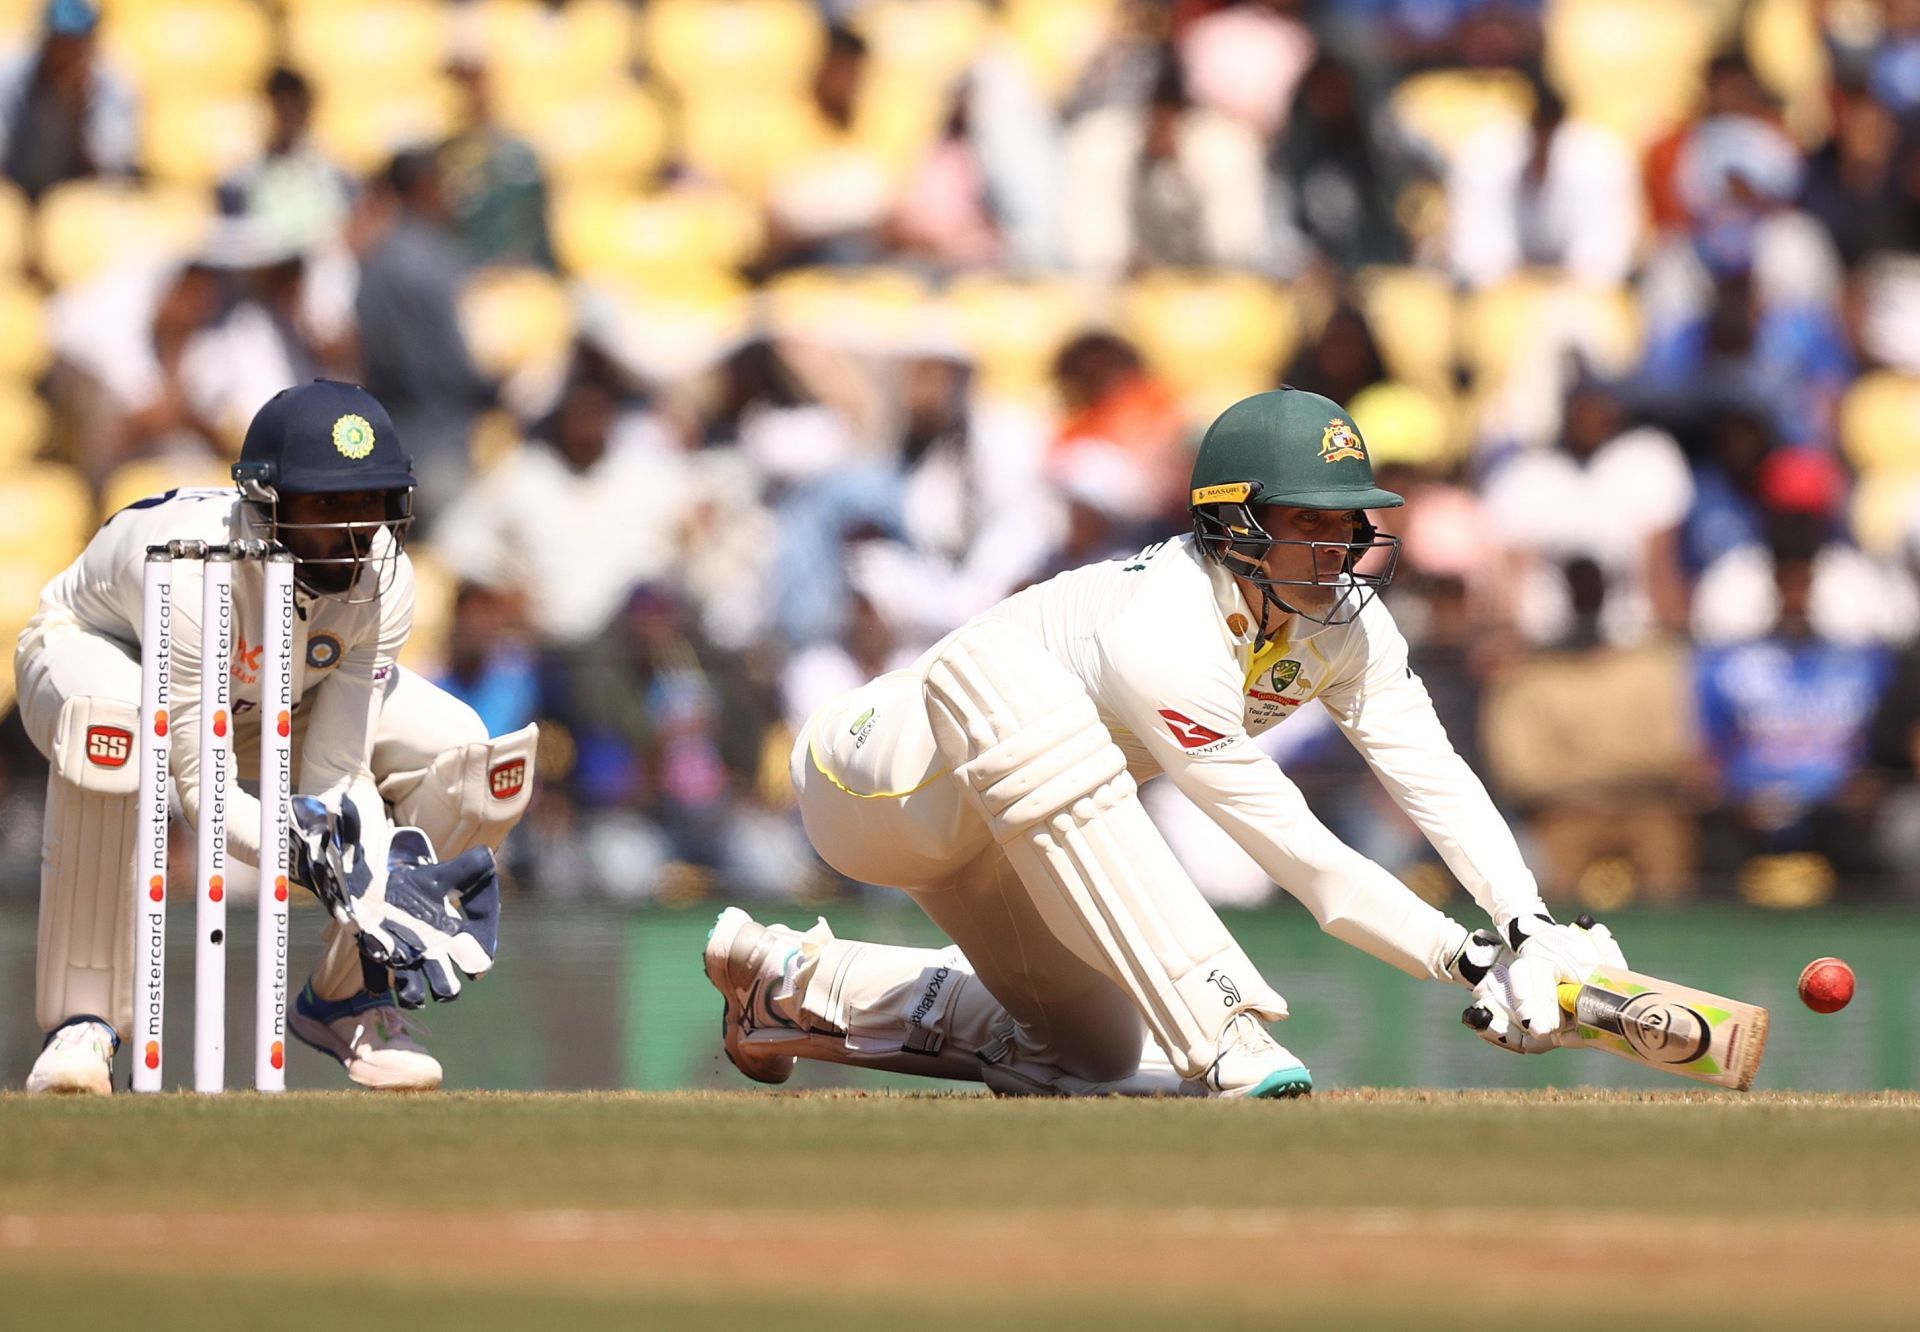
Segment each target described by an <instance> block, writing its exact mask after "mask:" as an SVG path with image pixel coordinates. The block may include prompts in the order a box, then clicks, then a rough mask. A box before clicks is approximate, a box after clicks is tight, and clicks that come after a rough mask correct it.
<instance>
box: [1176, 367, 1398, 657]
mask: <svg viewBox="0 0 1920 1332" xmlns="http://www.w3.org/2000/svg"><path fill="white" fill-rule="evenodd" d="M1405 503H1406V500H1404V499H1403V498H1401V497H1400V496H1399V495H1396V494H1394V493H1393V492H1392V491H1391V490H1382V489H1380V487H1379V486H1377V485H1375V484H1374V481H1373V463H1372V462H1371V461H1370V460H1369V459H1368V457H1367V444H1366V441H1365V440H1364V439H1362V438H1361V436H1360V428H1359V427H1358V426H1356V425H1355V424H1354V423H1353V418H1352V417H1351V416H1349V415H1347V413H1346V411H1345V409H1343V408H1342V407H1341V406H1340V405H1339V404H1338V403H1336V402H1334V401H1333V400H1332V399H1330V398H1323V397H1321V396H1320V395H1319V394H1317V393H1308V392H1305V391H1304V390H1301V389H1294V388H1282V389H1275V390H1274V391H1272V392H1270V393H1256V394H1254V395H1253V396H1252V397H1251V398H1243V399H1241V400H1240V401H1239V402H1236V403H1235V404H1233V406H1231V407H1229V408H1227V410H1226V411H1224V412H1222V413H1220V416H1219V418H1218V419H1217V420H1215V421H1214V423H1213V424H1212V425H1211V426H1209V427H1208V428H1207V433H1206V436H1205V438H1203V439H1202V440H1201V441H1200V452H1199V454H1198V456H1196V457H1195V458H1194V460H1193V483H1192V489H1191V491H1190V493H1189V495H1188V500H1187V512H1188V513H1189V514H1190V515H1191V516H1192V518H1193V533H1194V536H1195V537H1196V538H1197V539H1198V541H1199V543H1200V548H1201V549H1202V550H1203V551H1205V552H1206V553H1207V555H1208V556H1209V557H1210V558H1212V559H1213V560H1214V561H1215V562H1216V563H1218V564H1220V565H1222V566H1224V567H1225V568H1227V569H1229V570H1231V571H1232V572H1233V573H1235V574H1237V575H1239V576H1240V577H1242V578H1244V579H1246V580H1247V581H1248V582H1250V583H1253V584H1254V585H1255V586H1257V587H1258V588H1259V589H1260V595H1261V598H1262V600H1263V601H1266V602H1269V603H1271V604H1273V605H1275V606H1277V607H1278V608H1279V609H1281V610H1283V611H1286V612H1288V613H1289V614H1293V615H1299V616H1302V617H1304V618H1306V619H1309V620H1314V621H1316V622H1318V623H1321V624H1347V623H1349V622H1351V621H1352V620H1353V619H1355V618H1356V617H1357V616H1358V615H1359V614H1360V611H1361V609H1362V608H1363V607H1365V605H1366V604H1367V602H1368V601H1370V600H1371V599H1372V598H1373V597H1374V596H1375V594H1377V593H1378V592H1379V590H1380V589H1381V588H1383V587H1385V586H1386V585H1387V584H1388V583H1389V582H1391V581H1392V580H1393V571H1394V566H1395V565H1396V563H1397V562H1398V560H1399V555H1400V538H1398V537H1394V536H1382V535H1381V534H1380V532H1379V530H1378V529H1377V528H1375V527H1374V525H1373V523H1372V522H1371V521H1369V520H1368V518H1367V510H1369V509H1395V508H1399V507H1400V506H1401V505H1402V504H1405ZM1268 504H1275V505H1284V506H1286V507H1288V508H1294V509H1331V510H1352V511H1353V512H1354V513H1355V514H1357V515H1358V521H1357V522H1356V523H1355V526H1354V531H1353V534H1352V539H1351V540H1349V541H1342V542H1337V543H1335V542H1325V541H1299V540H1289V539H1282V538H1277V537H1275V536H1273V535H1271V534H1270V533H1269V532H1268V531H1267V530H1266V528H1264V527H1262V526H1261V525H1260V521H1259V518H1258V515H1257V514H1256V512H1255V511H1256V510H1257V509H1258V508H1259V507H1260V506H1262V505H1268ZM1336 544H1337V545H1339V546H1341V547H1343V548H1344V551H1343V556H1342V560H1341V566H1340V573H1339V574H1338V575H1337V578H1338V586H1340V587H1341V588H1342V589H1343V590H1342V592H1341V595H1340V596H1339V597H1338V598H1337V599H1336V600H1335V601H1334V603H1333V605H1332V607H1331V608H1330V609H1328V610H1327V611H1326V612H1325V613H1324V614H1314V613H1313V612H1311V611H1307V610H1303V609H1301V608H1299V607H1297V606H1293V605H1290V604H1288V602H1287V600H1286V599H1285V594H1284V593H1282V592H1280V591H1278V590H1277V589H1279V588H1284V587H1325V586H1332V585H1334V584H1331V583H1329V582H1328V581H1326V580H1323V579H1321V578H1320V577H1318V575H1317V570H1318V562H1317V561H1315V562H1312V563H1310V565H1309V567H1310V568H1312V569H1314V570H1315V571H1316V572H1315V575H1314V576H1311V577H1308V578H1304V579H1298V578H1272V577H1269V576H1268V575H1267V574H1266V573H1265V572H1263V570H1264V565H1265V561H1266V558H1267V555H1268V553H1269V552H1270V551H1271V550H1272V549H1273V548H1274V547H1275V546H1279V545H1291V546H1306V547H1309V548H1314V547H1321V546H1329V545H1336ZM1370 557H1371V558H1370ZM1363 561H1365V565H1366V567H1365V568H1362V567H1361V565H1362V562H1363ZM1296 600H1298V598H1296ZM1262 618H1263V620H1264V616H1263V617H1262Z"/></svg>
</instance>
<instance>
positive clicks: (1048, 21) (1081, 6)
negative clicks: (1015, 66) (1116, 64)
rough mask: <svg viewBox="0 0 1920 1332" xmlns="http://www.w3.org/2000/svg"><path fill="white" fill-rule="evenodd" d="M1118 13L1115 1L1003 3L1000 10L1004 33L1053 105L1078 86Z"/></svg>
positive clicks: (1024, 0) (1015, 0) (1017, 0)
mask: <svg viewBox="0 0 1920 1332" xmlns="http://www.w3.org/2000/svg"><path fill="white" fill-rule="evenodd" d="M1119 12H1120V5H1119V3H1118V0H1006V3H1005V4H1004V5H1003V6H1002V8H1001V13H1002V22H1003V24H1004V25H1005V28H1006V32H1007V35H1008V36H1009V37H1010V38H1012V40H1013V44H1014V46H1015V48H1016V49H1018V50H1019V52H1020V54H1021V56H1022V58H1023V59H1024V60H1025V62H1026V65H1027V69H1028V70H1029V72H1031V73H1032V74H1033V76H1034V78H1035V79H1036V80H1037V81H1038V83H1039V85H1040V88H1041V90H1042V91H1043V92H1045V93H1046V94H1047V95H1048V96H1049V97H1052V98H1054V99H1055V100H1056V101H1057V100H1059V99H1060V98H1062V97H1065V96H1066V95H1067V94H1068V93H1069V92H1071V91H1072V90H1073V86H1074V84H1076V83H1077V82H1079V80H1080V75H1081V74H1082V72H1084V71H1085V69H1086V67H1087V61H1088V60H1090V59H1091V58H1092V57H1093V54H1094V52H1096V51H1098V50H1099V49H1100V47H1101V45H1102V44H1103V43H1104V42H1105V41H1106V40H1107V37H1108V35H1109V34H1110V33H1111V32H1112V31H1113V29H1114V25H1115V22H1116V21H1117V18H1118V15H1119Z"/></svg>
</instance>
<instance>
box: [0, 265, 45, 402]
mask: <svg viewBox="0 0 1920 1332" xmlns="http://www.w3.org/2000/svg"><path fill="white" fill-rule="evenodd" d="M52 356H53V352H52V348H51V347H49V346H48V343H47V317H46V311H45V309H44V308H43V305H42V302H41V299H40V293H39V292H37V291H35V290H34V289H33V288H32V287H31V286H29V285H28V284H27V283H25V282H23V281H22V280H20V279H19V278H14V277H4V278H0V375H4V376H8V377H11V378H18V379H36V378H38V377H39V375H40V374H41V372H42V371H44V370H45V369H46V368H47V363H48V362H49V361H50V360H51V359H52Z"/></svg>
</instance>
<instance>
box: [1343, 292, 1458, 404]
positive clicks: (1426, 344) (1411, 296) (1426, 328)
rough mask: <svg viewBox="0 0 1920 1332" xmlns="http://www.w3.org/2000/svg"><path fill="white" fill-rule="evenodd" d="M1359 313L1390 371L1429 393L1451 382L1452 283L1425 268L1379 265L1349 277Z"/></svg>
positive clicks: (1452, 351)
mask: <svg viewBox="0 0 1920 1332" xmlns="http://www.w3.org/2000/svg"><path fill="white" fill-rule="evenodd" d="M1355 286H1356V288H1357V291H1358V295H1359V298H1360V310H1361V313H1363V314H1364V315H1365V316H1366V318H1367V325H1368V327H1369V328H1371V329H1372V330H1373V338H1374V341H1375V342H1376V343H1377V344H1379V347H1380V357H1381V359H1382V360H1384V361H1385V362H1386V364H1387V369H1388V371H1389V372H1390V373H1392V374H1393V375H1395V376H1397V377H1398V378H1401V379H1404V380H1406V381H1407V382H1409V383H1411V384H1416V385H1418V386H1419V387H1421V388H1424V389H1427V390H1429V391H1445V390H1447V389H1449V388H1450V387H1451V385H1452V382H1453V358H1454V338H1455V325H1456V324H1457V322H1458V320H1457V318H1456V313H1455V308H1454V307H1455V297H1454V291H1453V284H1452V283H1451V282H1449V281H1448V280H1447V277H1446V275H1445V274H1443V273H1439V272H1436V271H1434V270H1433V269H1430V268H1412V267H1407V268H1395V267H1387V266H1384V265H1382V266H1379V267H1375V268H1368V269H1364V270H1362V271H1361V272H1360V273H1358V274H1356V275H1355Z"/></svg>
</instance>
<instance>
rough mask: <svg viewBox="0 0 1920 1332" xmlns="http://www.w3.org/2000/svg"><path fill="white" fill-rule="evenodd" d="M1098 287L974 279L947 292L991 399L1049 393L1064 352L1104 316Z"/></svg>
mask: <svg viewBox="0 0 1920 1332" xmlns="http://www.w3.org/2000/svg"><path fill="white" fill-rule="evenodd" d="M1100 300H1101V296H1100V293H1098V292H1097V291H1096V290H1095V289H1094V288H1092V287H1090V286H1088V285H1085V284H1083V283H1077V282H1072V281H1068V280H1065V279H1059V278H1045V279H1032V280H1026V279H1020V278H1010V277H1001V276H999V275H997V274H992V275H990V274H974V275H969V276H964V277H959V278H956V279H954V281H953V283H952V285H951V286H949V287H948V289H947V305H948V308H949V309H950V310H951V311H952V314H953V319H954V324H955V327H956V328H957V330H958V333H959V336H960V338H961V340H962V341H963V342H964V343H965V344H966V346H967V347H968V348H969V349H970V350H971V351H972V353H973V357H974V360H975V362H976V363H977V364H978V366H979V377H980V385H981V388H982V389H984V390H985V391H986V392H988V393H991V394H1003V395H1007V396H1011V397H1031V396H1036V395H1039V394H1042V393H1044V392H1045V390H1046V387H1047V383H1048V375H1049V374H1050V372H1051V368H1052V364H1053V358H1054V356H1055V354H1056V353H1058V352H1059V350H1060V348H1061V347H1062V346H1063V345H1065V343H1066V341H1067V339H1068V338H1070V337H1072V336H1073V335H1074V334H1075V333H1077V332H1079V331H1080V330H1081V329H1083V328H1085V327H1087V326H1088V325H1089V324H1092V323H1094V322H1096V321H1097V320H1098V319H1099V318H1100V317H1101V315H1102V314H1103V311H1102V310H1101V308H1100Z"/></svg>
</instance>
